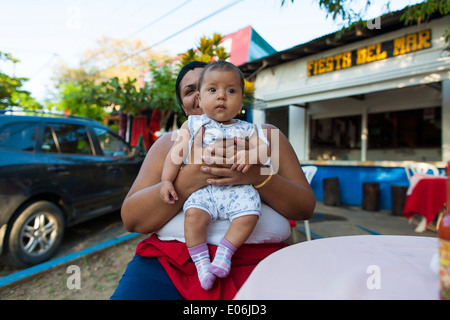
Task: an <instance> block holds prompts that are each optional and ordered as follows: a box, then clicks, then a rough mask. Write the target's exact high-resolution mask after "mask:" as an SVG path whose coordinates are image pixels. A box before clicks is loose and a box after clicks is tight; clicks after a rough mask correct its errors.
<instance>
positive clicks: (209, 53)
mask: <svg viewBox="0 0 450 320" xmlns="http://www.w3.org/2000/svg"><path fill="white" fill-rule="evenodd" d="M221 40H222V36H221V35H220V34H218V33H214V35H213V36H212V38H207V37H206V36H205V37H202V38H201V39H200V43H199V45H198V46H197V47H196V48H192V49H189V50H188V51H186V52H185V53H184V54H182V55H180V58H181V59H180V62H181V66H184V65H186V64H188V63H189V62H191V61H202V62H206V63H209V62H211V61H212V60H214V59H220V60H226V59H228V58H229V57H230V55H229V54H228V53H226V51H225V48H224V47H222V46H221V45H220V41H221Z"/></svg>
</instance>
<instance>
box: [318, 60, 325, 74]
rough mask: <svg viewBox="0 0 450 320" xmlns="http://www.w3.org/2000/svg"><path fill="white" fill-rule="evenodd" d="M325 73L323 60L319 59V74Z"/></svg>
mask: <svg viewBox="0 0 450 320" xmlns="http://www.w3.org/2000/svg"><path fill="white" fill-rule="evenodd" d="M324 72H325V59H324V58H322V59H319V74H321V73H324Z"/></svg>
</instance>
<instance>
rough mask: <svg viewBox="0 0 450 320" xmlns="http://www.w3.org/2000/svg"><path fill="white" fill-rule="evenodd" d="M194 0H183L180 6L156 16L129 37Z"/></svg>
mask: <svg viewBox="0 0 450 320" xmlns="http://www.w3.org/2000/svg"><path fill="white" fill-rule="evenodd" d="M191 1H192V0H187V1H185V2H183V3H182V4H180V5H179V6H177V7H175V8H174V9H172V10H170V11H168V12H166V13H165V14H163V15H162V16H159V17H158V18H156V19H155V20H153V21H152V22H150V23H148V24H146V25H145V26H143V27H142V28H140V29H138V30H136V31H135V32H133V33H131V34H129V35H128V36H127V37H132V36H134V35H135V34H138V33H139V32H142V31H143V30H145V29H147V28H148V27H151V26H152V25H154V24H155V23H157V22H158V21H160V20H162V19H164V18H165V17H167V16H169V15H171V14H172V13H174V12H175V11H177V10H179V9H181V8H182V7H184V6H185V5H186V4H188V3H189V2H191Z"/></svg>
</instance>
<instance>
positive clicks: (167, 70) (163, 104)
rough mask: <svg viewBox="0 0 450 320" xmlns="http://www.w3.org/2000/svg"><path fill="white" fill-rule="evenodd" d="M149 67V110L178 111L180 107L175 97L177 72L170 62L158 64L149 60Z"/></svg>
mask: <svg viewBox="0 0 450 320" xmlns="http://www.w3.org/2000/svg"><path fill="white" fill-rule="evenodd" d="M149 66H150V77H151V79H152V80H151V84H150V86H149V97H150V105H151V108H152V109H160V110H172V111H179V110H180V107H179V106H178V103H177V99H176V95H175V82H176V79H177V74H178V70H176V68H175V66H174V65H173V64H172V63H171V62H170V61H165V62H164V63H162V64H158V62H157V61H154V60H151V61H150V62H149ZM146 85H148V84H146Z"/></svg>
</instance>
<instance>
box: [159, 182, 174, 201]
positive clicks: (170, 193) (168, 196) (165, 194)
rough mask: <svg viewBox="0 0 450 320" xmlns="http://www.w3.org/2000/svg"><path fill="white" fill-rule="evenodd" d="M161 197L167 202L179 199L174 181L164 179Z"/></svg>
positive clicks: (160, 192)
mask: <svg viewBox="0 0 450 320" xmlns="http://www.w3.org/2000/svg"><path fill="white" fill-rule="evenodd" d="M159 195H160V197H161V199H162V200H163V201H164V202H165V203H167V204H174V203H175V201H177V200H178V195H177V193H176V192H175V188H174V187H173V183H172V182H171V181H162V182H161V189H160V190H159Z"/></svg>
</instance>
